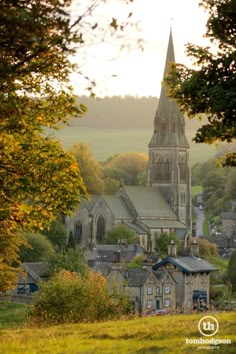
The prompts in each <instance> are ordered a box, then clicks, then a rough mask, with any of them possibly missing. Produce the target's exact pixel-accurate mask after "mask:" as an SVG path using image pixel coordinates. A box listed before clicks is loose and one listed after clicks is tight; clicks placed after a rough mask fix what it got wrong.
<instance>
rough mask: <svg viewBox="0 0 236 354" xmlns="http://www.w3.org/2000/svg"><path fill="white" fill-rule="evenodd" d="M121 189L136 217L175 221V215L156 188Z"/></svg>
mask: <svg viewBox="0 0 236 354" xmlns="http://www.w3.org/2000/svg"><path fill="white" fill-rule="evenodd" d="M123 188H124V190H125V192H126V194H127V195H128V197H129V199H130V200H131V202H132V204H133V206H134V208H135V210H136V212H137V216H138V217H156V218H161V217H164V218H170V219H176V215H175V213H174V212H173V211H172V209H171V208H170V206H169V204H168V203H167V201H166V200H165V199H164V197H163V196H162V194H161V192H160V191H159V190H158V189H157V188H154V187H148V186H124V187H123Z"/></svg>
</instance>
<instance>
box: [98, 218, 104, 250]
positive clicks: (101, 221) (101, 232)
mask: <svg viewBox="0 0 236 354" xmlns="http://www.w3.org/2000/svg"><path fill="white" fill-rule="evenodd" d="M104 235H105V220H104V217H103V216H102V215H100V216H99V217H98V221H97V237H96V238H97V242H98V243H100V242H102V240H103V238H104Z"/></svg>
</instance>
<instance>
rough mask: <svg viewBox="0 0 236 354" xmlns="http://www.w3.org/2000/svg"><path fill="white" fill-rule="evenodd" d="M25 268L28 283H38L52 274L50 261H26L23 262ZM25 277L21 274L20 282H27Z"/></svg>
mask: <svg viewBox="0 0 236 354" xmlns="http://www.w3.org/2000/svg"><path fill="white" fill-rule="evenodd" d="M21 267H22V268H23V270H24V271H25V273H26V276H27V283H28V284H30V283H36V282H38V281H39V280H40V279H41V280H45V279H48V277H49V276H50V272H49V268H48V263H47V262H26V263H22V266H21ZM25 280H26V279H25V277H24V276H23V275H21V274H20V275H19V282H20V283H21V282H23V283H24V282H25Z"/></svg>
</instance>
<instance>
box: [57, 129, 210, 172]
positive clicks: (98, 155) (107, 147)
mask: <svg viewBox="0 0 236 354" xmlns="http://www.w3.org/2000/svg"><path fill="white" fill-rule="evenodd" d="M152 133H153V131H152V129H104V128H102V129H98V128H91V127H83V126H67V127H63V128H62V129H60V130H58V131H55V132H54V131H53V135H55V137H56V138H57V139H59V140H60V141H61V143H62V145H63V147H64V148H65V149H68V147H70V146H72V145H74V144H78V143H80V142H84V143H87V144H88V145H89V146H90V150H91V152H92V153H93V155H94V157H95V159H96V160H97V161H105V160H106V159H107V158H108V157H110V156H112V155H114V154H117V153H122V152H144V153H146V154H148V143H149V141H150V139H151V137H152ZM191 140H192V135H190V136H188V141H189V143H190V163H191V165H194V164H195V163H197V162H204V161H207V160H208V159H209V158H211V157H213V156H214V155H215V153H216V148H215V146H214V145H207V144H195V143H193V142H192V141H191Z"/></svg>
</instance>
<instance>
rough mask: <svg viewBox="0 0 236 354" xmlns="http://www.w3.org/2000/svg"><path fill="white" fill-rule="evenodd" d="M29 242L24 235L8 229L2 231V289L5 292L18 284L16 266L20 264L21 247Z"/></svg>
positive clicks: (0, 261) (0, 274)
mask: <svg viewBox="0 0 236 354" xmlns="http://www.w3.org/2000/svg"><path fill="white" fill-rule="evenodd" d="M23 245H24V246H26V245H27V242H26V240H25V239H24V238H23V236H22V235H19V234H18V233H11V232H9V230H6V232H5V233H2V232H0V291H1V292H5V291H7V290H9V289H11V288H12V287H13V284H16V275H17V273H16V266H18V265H20V256H19V248H20V247H21V246H23Z"/></svg>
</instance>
